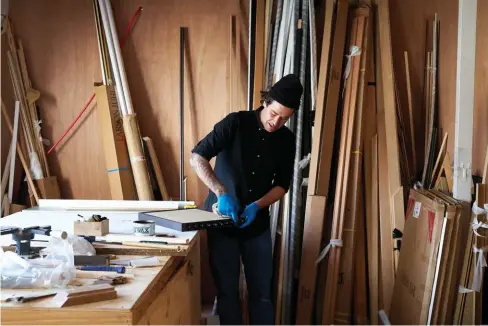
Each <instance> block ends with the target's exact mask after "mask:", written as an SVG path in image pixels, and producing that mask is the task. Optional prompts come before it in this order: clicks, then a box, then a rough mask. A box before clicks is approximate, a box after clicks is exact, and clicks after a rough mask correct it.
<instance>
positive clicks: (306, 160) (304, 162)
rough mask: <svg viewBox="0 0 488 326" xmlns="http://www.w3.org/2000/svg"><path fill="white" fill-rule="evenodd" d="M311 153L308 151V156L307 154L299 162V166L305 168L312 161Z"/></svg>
mask: <svg viewBox="0 0 488 326" xmlns="http://www.w3.org/2000/svg"><path fill="white" fill-rule="evenodd" d="M310 157H311V155H310V153H308V155H307V156H305V157H304V158H303V159H302V160H301V161H299V162H298V168H300V169H302V170H303V169H305V168H306V167H307V165H308V164H309V163H310Z"/></svg>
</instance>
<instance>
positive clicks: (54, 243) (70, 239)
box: [41, 235, 96, 260]
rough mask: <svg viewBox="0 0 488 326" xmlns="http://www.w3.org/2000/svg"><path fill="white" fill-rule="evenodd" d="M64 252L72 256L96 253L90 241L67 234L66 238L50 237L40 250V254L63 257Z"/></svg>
mask: <svg viewBox="0 0 488 326" xmlns="http://www.w3.org/2000/svg"><path fill="white" fill-rule="evenodd" d="M66 253H69V254H70V255H73V256H75V255H84V256H94V255H96V250H95V248H94V247H93V245H92V244H91V243H90V242H88V241H87V240H86V239H84V238H82V237H79V236H77V235H68V236H67V237H66V239H61V238H57V237H51V240H50V241H49V243H48V244H47V246H46V248H44V249H42V250H41V254H42V255H48V256H49V255H51V256H57V255H58V254H59V255H61V256H62V257H65V255H66ZM73 260H74V257H73Z"/></svg>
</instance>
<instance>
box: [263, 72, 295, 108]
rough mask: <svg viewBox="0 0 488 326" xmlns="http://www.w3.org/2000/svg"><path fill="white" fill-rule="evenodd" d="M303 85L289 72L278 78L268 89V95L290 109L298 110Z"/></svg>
mask: <svg viewBox="0 0 488 326" xmlns="http://www.w3.org/2000/svg"><path fill="white" fill-rule="evenodd" d="M302 93H303V87H302V84H301V83H300V80H298V77H297V76H295V75H293V74H289V75H286V76H284V77H283V78H281V79H280V80H278V81H277V82H276V83H275V84H274V85H273V86H272V87H271V89H270V90H269V96H270V97H271V98H272V99H274V100H275V101H277V102H278V103H280V104H281V105H284V106H286V107H288V108H290V109H293V110H298V108H299V107H300V98H301V97H302Z"/></svg>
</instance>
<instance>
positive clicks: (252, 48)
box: [247, 0, 256, 111]
mask: <svg viewBox="0 0 488 326" xmlns="http://www.w3.org/2000/svg"><path fill="white" fill-rule="evenodd" d="M255 57H256V0H250V1H249V64H248V74H247V77H248V78H247V81H248V82H247V109H248V110H249V111H252V110H253V106H254V104H253V99H254V66H255Z"/></svg>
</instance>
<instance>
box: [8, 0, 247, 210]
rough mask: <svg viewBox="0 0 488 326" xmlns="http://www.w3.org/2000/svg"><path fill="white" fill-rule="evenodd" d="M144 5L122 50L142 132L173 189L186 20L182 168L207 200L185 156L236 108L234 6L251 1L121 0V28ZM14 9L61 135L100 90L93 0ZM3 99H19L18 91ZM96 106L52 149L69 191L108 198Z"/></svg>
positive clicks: (46, 111)
mask: <svg viewBox="0 0 488 326" xmlns="http://www.w3.org/2000/svg"><path fill="white" fill-rule="evenodd" d="M139 6H142V7H143V11H142V13H141V14H140V16H139V18H138V20H137V22H136V24H135V26H134V28H133V30H132V32H131V34H130V38H129V40H128V42H127V43H126V45H125V47H124V48H123V50H122V54H123V57H124V61H125V68H126V72H127V78H128V83H129V88H130V91H131V96H132V101H133V104H134V108H135V112H136V114H137V116H138V121H139V125H140V129H141V134H142V135H143V136H149V137H151V138H152V139H153V141H154V145H155V147H156V151H157V154H158V157H159V160H160V162H161V168H162V171H163V175H164V178H165V181H166V184H167V188H168V191H169V194H170V196H172V197H173V198H176V199H177V198H178V197H179V146H180V137H179V135H180V132H179V101H180V99H179V94H180V93H179V37H180V36H179V32H180V30H179V29H180V26H186V27H188V38H189V40H188V43H187V51H188V52H187V54H188V59H187V60H188V61H187V66H186V67H185V70H186V76H185V84H186V85H185V86H186V88H185V151H186V153H185V155H186V156H185V173H186V174H187V175H188V182H187V196H188V198H189V199H192V200H196V201H197V202H199V203H200V202H201V201H202V200H203V199H204V198H205V195H206V189H205V187H204V186H203V185H202V184H201V183H200V182H198V180H197V179H196V175H194V173H193V171H191V168H190V166H189V164H188V157H189V153H190V151H191V149H192V147H193V146H194V145H195V144H196V143H197V141H198V140H199V139H200V138H201V137H203V136H204V135H205V134H206V133H207V132H208V131H210V129H211V128H212V126H213V124H214V123H216V122H217V121H218V120H219V119H221V118H223V117H224V116H225V114H227V113H228V112H230V111H231V109H230V108H229V105H228V103H229V99H228V95H227V94H228V91H227V89H228V85H227V84H228V82H227V79H228V57H229V46H230V41H229V39H230V25H229V24H230V15H231V14H235V15H237V14H239V13H240V12H241V11H242V10H246V9H245V7H244V8H240V6H239V4H238V1H225V0H221V1H218V0H215V1H212V2H211V3H209V2H208V1H207V2H202V1H197V0H195V1H184V2H181V1H156V0H146V1H132V0H130V1H129V0H127V1H120V2H119V1H114V2H113V11H114V16H115V21H116V23H117V27H118V31H119V35H120V37H121V36H122V35H123V33H124V31H125V28H126V26H127V24H128V23H129V21H130V19H131V18H132V15H133V14H134V12H135V10H136V9H137V8H138V7H139ZM10 17H11V20H12V22H13V24H14V33H15V36H16V37H17V38H18V39H19V40H21V41H22V42H23V45H24V48H25V53H26V60H27V65H28V70H29V74H30V77H31V80H32V83H33V85H34V87H35V88H37V89H38V90H39V91H40V92H41V98H40V100H39V101H38V104H39V106H40V109H41V117H42V120H43V135H44V137H45V138H48V139H50V140H51V141H52V142H54V141H56V140H57V139H58V138H59V137H60V136H61V135H62V133H63V131H64V130H65V129H66V128H67V127H68V126H69V124H70V123H71V122H72V121H73V119H74V118H75V117H76V116H77V115H78V113H79V112H80V111H81V110H82V108H83V106H84V105H85V103H86V102H87V100H88V99H89V98H90V96H91V94H92V93H93V91H94V87H93V84H94V82H99V81H101V67H100V60H99V54H98V45H97V36H96V29H95V21H94V13H93V4H92V1H90V0H83V1H56V0H40V1H34V2H32V1H27V0H20V1H15V2H13V3H12V4H11V6H10ZM244 17H245V13H244ZM242 23H243V24H247V22H246V21H243V22H242ZM242 31H243V33H247V28H246V26H244V25H243V26H242ZM241 39H242V43H243V44H242V51H241V57H242V60H241V61H242V63H243V65H242V73H241V76H242V90H243V93H242V103H243V106H242V108H232V111H234V110H237V109H243V108H244V104H245V96H246V92H245V87H246V80H245V78H246V76H247V68H246V66H245V65H246V62H247V52H246V48H247V44H246V43H247V37H244V34H243V37H242V38H241ZM5 73H7V74H8V68H7V69H6V70H3V73H2V75H4V76H5ZM7 78H8V79H7V80H5V78H4V80H3V82H4V83H11V82H10V79H9V78H10V76H8V75H7ZM2 90H3V88H2ZM94 102H95V101H94ZM6 104H7V106H9V107H10V108H11V109H12V108H13V102H12V101H10V103H6ZM95 110H96V103H93V104H92V107H90V108H89V109H88V110H87V111H86V112H85V114H84V115H83V117H82V118H81V119H80V121H79V122H78V123H77V124H76V126H75V127H74V128H73V129H72V131H71V132H70V133H69V135H68V136H67V137H66V138H65V139H64V140H63V142H62V143H61V144H60V145H58V147H57V148H56V149H55V150H54V151H53V152H52V153H51V154H49V155H48V160H49V165H50V167H51V169H52V173H53V174H54V175H56V176H57V177H58V179H59V183H60V187H61V194H62V196H63V198H66V199H69V198H76V199H109V198H110V191H109V185H108V179H107V173H106V171H105V163H104V157H103V152H102V143H101V140H100V131H99V127H98V121H97V115H96V112H95ZM6 138H7V137H6ZM8 138H9V137H8ZM2 143H3V142H2ZM3 147H4V146H3V145H2V148H3ZM7 150H8V148H7Z"/></svg>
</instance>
